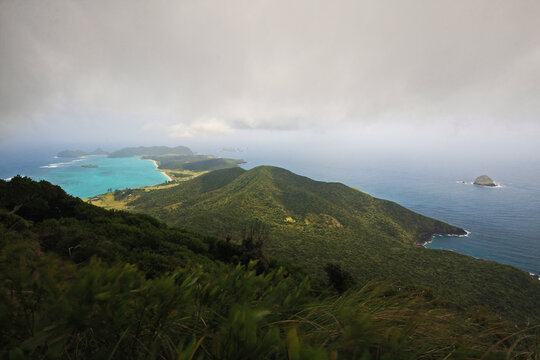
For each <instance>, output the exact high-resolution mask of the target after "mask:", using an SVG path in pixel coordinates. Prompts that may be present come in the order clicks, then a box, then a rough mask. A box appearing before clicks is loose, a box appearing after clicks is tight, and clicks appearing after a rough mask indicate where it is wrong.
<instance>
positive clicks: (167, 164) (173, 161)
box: [144, 155, 245, 172]
mask: <svg viewBox="0 0 540 360" xmlns="http://www.w3.org/2000/svg"><path fill="white" fill-rule="evenodd" d="M144 158H148V159H152V160H156V161H157V162H158V164H159V168H160V169H170V170H189V171H193V172H201V171H213V170H221V169H228V168H232V167H237V166H238V165H239V164H243V163H245V161H244V160H238V159H226V158H216V157H213V156H210V155H192V156H183V155H161V156H144Z"/></svg>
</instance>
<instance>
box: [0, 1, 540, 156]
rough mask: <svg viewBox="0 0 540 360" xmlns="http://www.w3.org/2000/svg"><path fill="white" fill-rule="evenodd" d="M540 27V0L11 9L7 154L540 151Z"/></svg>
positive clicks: (0, 125) (5, 17)
mask: <svg viewBox="0 0 540 360" xmlns="http://www.w3.org/2000/svg"><path fill="white" fill-rule="evenodd" d="M538 19H540V1H538V0H522V1H508V0H505V1H499V0H469V1H460V0H458V1H438V0H425V1H420V0H409V1H398V0H396V1H386V0H378V1H364V0H354V1H346V0H333V1H319V0H298V1H290V0H287V1H282V0H273V1H259V0H245V1H242V0H231V1H209V0H178V1H163V0H155V1H142V0H129V1H128V0H106V1H103V0H91V1H90V0H77V1H75V0H55V1H54V2H53V1H47V2H45V1H41V0H25V1H17V0H0V145H2V144H4V145H10V144H13V143H22V144H24V143H29V142H33V143H35V142H48V143H54V142H66V141H68V140H69V142H71V143H73V144H77V143H80V144H86V143H92V144H96V143H97V144H103V145H105V146H109V147H112V146H113V145H114V144H122V145H140V144H144V145H158V144H165V145H177V144H188V145H189V144H202V145H204V144H206V145H208V144H223V146H248V145H250V146H257V145H261V146H262V144H266V145H267V146H269V147H271V146H280V145H281V144H284V143H287V144H291V143H297V144H298V143H299V144H302V146H305V147H308V148H309V147H313V148H315V147H320V146H325V147H334V148H336V149H337V150H339V151H342V150H343V151H345V150H347V149H353V148H359V147H365V148H370V149H383V148H386V149H387V148H392V149H397V150H400V149H419V150H424V151H425V150H426V149H430V148H439V149H441V148H453V149H456V148H459V149H463V153H466V152H470V151H478V152H484V153H486V154H487V153H490V152H493V151H506V152H508V151H510V152H514V153H516V154H532V153H540V141H538V138H540V21H539V20H538ZM202 145H201V146H202ZM501 149H502V150H501Z"/></svg>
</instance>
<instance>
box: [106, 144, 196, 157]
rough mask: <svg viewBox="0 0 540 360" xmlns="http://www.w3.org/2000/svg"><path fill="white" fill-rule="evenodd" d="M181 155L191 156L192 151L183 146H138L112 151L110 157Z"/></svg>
mask: <svg viewBox="0 0 540 360" xmlns="http://www.w3.org/2000/svg"><path fill="white" fill-rule="evenodd" d="M165 154H172V155H183V156H191V155H193V152H192V151H191V150H190V149H189V148H188V147H185V146H176V147H172V148H171V147H168V146H139V147H127V148H123V149H120V150H117V151H114V152H112V153H111V154H110V155H109V156H110V157H131V156H144V155H146V156H157V155H165Z"/></svg>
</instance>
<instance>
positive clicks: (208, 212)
mask: <svg viewBox="0 0 540 360" xmlns="http://www.w3.org/2000/svg"><path fill="white" fill-rule="evenodd" d="M125 209H127V210H130V211H134V212H141V213H147V214H150V215H153V216H155V217H157V218H159V219H160V220H162V221H165V222H166V223H168V224H169V225H172V226H179V227H184V228H187V229H189V230H192V231H196V232H200V233H203V234H206V235H210V236H215V237H219V238H227V237H229V238H231V239H232V240H233V241H240V239H241V238H242V233H243V231H244V229H245V227H246V226H247V225H248V224H250V223H251V222H253V221H254V220H260V221H262V222H263V223H264V224H266V226H267V227H268V229H269V235H270V236H269V238H268V241H266V243H265V245H264V248H265V251H266V252H267V253H268V254H269V255H270V256H272V257H274V258H277V259H281V260H287V261H290V262H293V263H295V264H298V265H300V266H302V268H304V269H306V270H307V271H308V272H309V273H310V274H313V275H316V276H324V267H325V266H326V264H327V263H329V262H333V263H338V264H340V266H341V267H342V268H343V269H345V270H346V271H348V272H350V273H351V274H352V275H353V277H354V278H355V279H356V280H357V283H358V284H359V285H360V286H361V285H362V284H366V283H368V282H370V281H373V280H377V281H390V282H392V283H395V284H400V285H408V284H416V285H420V286H429V287H430V288H432V289H433V291H434V292H435V294H436V295H437V296H438V297H440V299H441V300H442V301H445V302H447V303H448V304H451V305H452V306H453V307H455V308H457V309H460V310H472V309H479V308H482V307H484V306H486V305H488V306H489V311H490V312H491V313H493V314H494V315H497V316H501V317H503V318H512V319H514V320H516V321H521V322H523V323H526V322H527V321H540V308H539V307H538V306H537V304H538V303H540V282H538V280H536V279H535V278H533V277H532V276H530V275H529V274H527V273H526V272H524V271H521V270H518V269H516V268H513V267H510V266H506V265H502V264H498V263H495V262H491V261H484V260H480V259H474V258H472V257H468V256H465V255H460V254H457V253H454V252H450V251H441V250H431V249H425V248H423V247H421V246H418V245H417V243H418V242H419V241H421V240H422V239H425V238H426V237H429V236H430V234H432V233H448V232H450V233H453V232H456V233H457V232H459V231H460V230H461V229H458V228H455V227H453V226H450V225H448V224H445V223H443V222H440V221H437V220H434V219H430V218H427V217H425V216H422V215H419V214H416V213H414V212H412V211H409V210H407V209H405V208H403V207H401V206H399V205H398V204H396V203H393V202H390V201H385V200H380V199H376V198H373V197H371V196H369V195H367V194H365V193H362V192H360V191H358V190H355V189H352V188H349V187H347V186H345V185H343V184H338V183H323V182H317V181H313V180H311V179H308V178H306V177H302V176H298V175H295V174H293V173H291V172H289V171H287V170H284V169H279V168H274V167H259V168H255V169H252V170H250V171H245V170H242V169H240V168H233V169H226V170H220V171H214V172H211V173H208V174H205V175H202V176H200V177H198V178H196V179H193V180H190V181H187V182H184V183H181V184H179V185H178V186H176V187H174V188H170V189H163V190H156V191H150V192H145V193H142V192H141V193H140V194H139V195H138V196H137V197H136V198H135V199H134V200H132V201H126V203H125Z"/></svg>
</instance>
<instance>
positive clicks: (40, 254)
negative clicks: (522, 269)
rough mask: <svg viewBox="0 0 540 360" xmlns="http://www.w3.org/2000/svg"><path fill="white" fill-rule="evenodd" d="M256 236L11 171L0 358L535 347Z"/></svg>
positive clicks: (516, 355) (447, 352) (520, 334)
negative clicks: (332, 272) (301, 263)
mask: <svg viewBox="0 0 540 360" xmlns="http://www.w3.org/2000/svg"><path fill="white" fill-rule="evenodd" d="M206 180H208V179H206ZM206 180H205V181H206ZM221 180H222V181H223V180H226V179H224V178H221ZM204 185H205V186H203V187H201V189H206V190H209V189H212V188H213V189H216V188H219V186H218V187H216V186H217V185H219V183H218V182H207V183H206V184H204ZM244 245H248V244H242V245H241V246H235V245H234V244H231V243H230V242H225V241H216V239H211V238H207V237H204V236H200V235H198V234H196V233H191V232H186V231H183V230H179V229H175V228H171V227H168V226H167V225H165V224H163V223H160V222H159V221H157V220H155V219H153V218H151V217H150V216H147V215H141V214H130V213H127V212H123V211H107V210H104V209H101V208H98V207H95V206H93V205H90V204H87V203H85V202H83V201H82V200H80V199H78V198H74V197H72V196H69V195H67V194H66V193H65V192H64V191H63V190H62V189H61V188H60V187H58V186H54V185H52V184H50V183H48V182H46V181H40V182H35V181H32V180H31V179H29V178H22V177H20V176H16V177H14V178H13V179H12V180H11V181H9V182H6V181H3V180H0V323H1V324H2V325H3V326H1V327H0V358H2V359H8V358H9V359H64V358H65V359H113V358H114V359H136V358H140V359H147V358H159V359H195V358H196V359H292V358H295V359H321V360H323V359H336V358H339V359H353V358H359V355H361V356H362V358H363V359H373V360H378V359H380V360H384V359H404V360H407V359H424V360H435V359H442V358H445V359H472V358H480V357H481V358H484V359H503V358H504V359H532V358H533V357H534V354H536V353H537V349H538V342H539V340H540V338H539V334H538V333H536V334H535V331H534V330H535V327H534V326H530V325H527V327H528V328H524V327H519V326H518V327H514V326H510V324H506V323H503V322H500V321H496V320H493V319H491V318H490V317H486V316H483V315H482V314H478V313H473V314H464V313H460V312H457V311H452V310H451V309H447V308H446V307H444V306H440V304H438V303H437V302H436V301H435V300H434V299H433V297H432V296H431V293H430V292H428V291H425V289H423V288H421V287H415V286H411V287H407V288H403V287H398V286H388V285H385V284H370V285H368V286H365V287H363V288H359V289H350V290H348V291H346V292H345V293H344V294H341V295H338V294H337V293H336V292H334V291H333V290H332V289H330V288H328V287H327V286H325V285H324V284H323V283H322V282H320V281H318V280H313V279H311V278H310V277H309V276H306V274H305V273H304V272H302V271H299V270H298V269H297V267H295V266H291V265H290V264H286V263H281V264H279V263H275V262H273V263H272V264H271V265H270V266H269V267H268V268H266V269H262V271H260V272H259V271H257V270H256V269H257V268H258V263H255V262H251V261H250V260H253V259H254V258H258V257H257V255H260V253H258V254H257V252H251V251H250V249H248V248H247V246H244ZM251 250H253V249H251ZM231 251H232V252H231ZM226 253H229V254H228V256H225V255H227V254H226ZM238 255H240V257H238ZM251 255H255V256H256V257H252V256H251ZM244 256H247V258H245V257H244ZM242 258H244V260H246V261H242ZM238 260H240V262H239V261H238ZM235 264H237V265H235ZM471 315H472V316H471ZM291 354H292V355H291Z"/></svg>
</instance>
